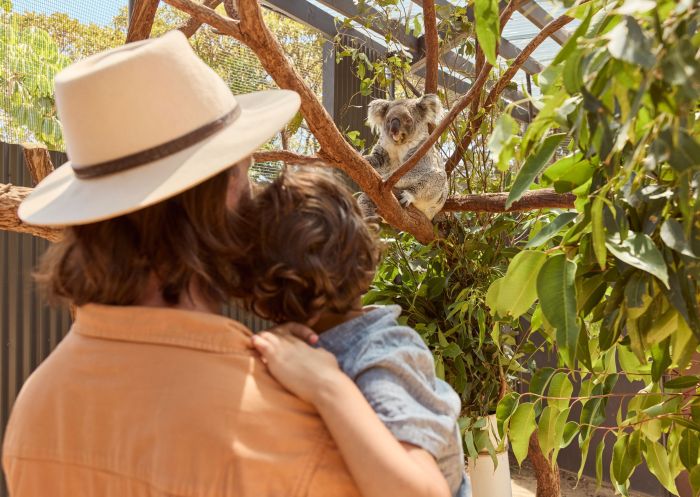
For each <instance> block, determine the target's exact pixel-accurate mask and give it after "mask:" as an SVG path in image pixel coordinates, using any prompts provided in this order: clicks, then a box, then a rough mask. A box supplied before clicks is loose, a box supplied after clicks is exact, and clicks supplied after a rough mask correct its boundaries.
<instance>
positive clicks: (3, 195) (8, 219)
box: [0, 183, 61, 242]
mask: <svg viewBox="0 0 700 497" xmlns="http://www.w3.org/2000/svg"><path fill="white" fill-rule="evenodd" d="M31 192H32V188H27V187H25V186H14V185H5V184H1V183H0V230H7V231H14V232H16V233H28V234H30V235H34V236H38V237H41V238H46V239H47V240H50V241H52V242H55V241H58V240H60V239H61V231H60V230H57V229H55V228H44V227H41V226H32V225H30V224H25V223H23V222H22V221H21V220H20V218H19V217H17V209H18V208H19V204H20V203H21V202H22V200H24V199H25V198H26V197H27V196H28V195H29V194H30V193H31Z"/></svg>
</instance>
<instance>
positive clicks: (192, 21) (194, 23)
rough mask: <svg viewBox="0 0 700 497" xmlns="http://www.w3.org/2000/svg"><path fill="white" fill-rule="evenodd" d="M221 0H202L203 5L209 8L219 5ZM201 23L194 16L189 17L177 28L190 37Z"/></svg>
mask: <svg viewBox="0 0 700 497" xmlns="http://www.w3.org/2000/svg"><path fill="white" fill-rule="evenodd" d="M220 3H221V0H204V2H203V5H205V6H207V7H209V8H210V9H215V8H216V7H218V6H219V4H220ZM201 25H202V22H201V21H200V20H199V19H197V18H196V17H190V18H189V19H188V20H187V22H186V23H185V24H183V25H182V26H180V28H178V29H179V30H180V31H182V32H183V33H185V36H187V37H188V38H191V37H192V36H193V35H194V34H195V33H196V32H197V30H198V29H199V27H200V26H201Z"/></svg>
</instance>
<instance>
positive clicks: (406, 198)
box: [399, 190, 416, 207]
mask: <svg viewBox="0 0 700 497" xmlns="http://www.w3.org/2000/svg"><path fill="white" fill-rule="evenodd" d="M415 199H416V197H415V196H414V195H413V194H412V193H411V192H409V191H408V190H403V191H402V192H401V194H400V195H399V202H401V205H403V206H404V207H408V206H409V205H411V204H412V203H413V201H414V200H415Z"/></svg>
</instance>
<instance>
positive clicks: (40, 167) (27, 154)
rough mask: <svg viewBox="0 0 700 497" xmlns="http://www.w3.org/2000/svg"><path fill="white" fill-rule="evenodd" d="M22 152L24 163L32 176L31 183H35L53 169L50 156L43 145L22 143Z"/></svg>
mask: <svg viewBox="0 0 700 497" xmlns="http://www.w3.org/2000/svg"><path fill="white" fill-rule="evenodd" d="M22 153H23V154H24V163H25V164H26V166H27V169H28V170H29V174H30V175H31V176H32V184H33V185H37V184H38V183H39V182H40V181H41V180H42V179H44V178H46V177H47V176H48V175H49V174H51V172H52V171H53V162H51V156H50V155H49V151H48V149H47V148H46V147H45V146H44V145H38V144H34V143H23V144H22Z"/></svg>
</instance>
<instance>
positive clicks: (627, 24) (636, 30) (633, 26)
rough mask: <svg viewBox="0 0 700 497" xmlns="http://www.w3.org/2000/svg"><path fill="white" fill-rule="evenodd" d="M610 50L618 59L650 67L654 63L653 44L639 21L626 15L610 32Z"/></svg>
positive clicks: (608, 36)
mask: <svg viewBox="0 0 700 497" xmlns="http://www.w3.org/2000/svg"><path fill="white" fill-rule="evenodd" d="M607 38H608V51H609V52H610V55H612V56H613V57H615V58H616V59H619V60H622V61H625V62H629V63H630V64H634V65H636V66H637V65H638V66H642V67H644V68H646V69H650V68H651V67H652V66H653V65H654V56H653V54H652V53H651V45H650V43H649V40H648V39H647V38H646V36H645V35H644V32H643V31H642V28H640V27H639V24H637V21H636V20H635V19H634V18H633V17H630V16H624V17H623V18H622V21H620V23H619V24H618V25H617V26H615V27H614V28H613V29H612V30H611V31H610V32H609V33H608V34H607Z"/></svg>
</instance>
